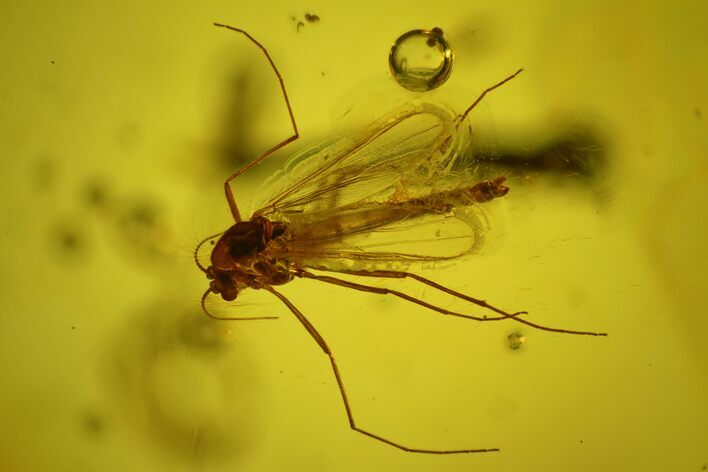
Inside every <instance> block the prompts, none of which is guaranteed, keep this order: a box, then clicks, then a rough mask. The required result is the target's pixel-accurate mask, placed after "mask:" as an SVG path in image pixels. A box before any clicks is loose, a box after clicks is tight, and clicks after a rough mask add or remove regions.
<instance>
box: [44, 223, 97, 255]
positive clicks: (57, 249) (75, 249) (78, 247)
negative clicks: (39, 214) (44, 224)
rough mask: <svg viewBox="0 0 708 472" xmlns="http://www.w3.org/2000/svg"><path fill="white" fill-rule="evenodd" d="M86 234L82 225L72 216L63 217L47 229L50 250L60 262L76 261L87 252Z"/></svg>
mask: <svg viewBox="0 0 708 472" xmlns="http://www.w3.org/2000/svg"><path fill="white" fill-rule="evenodd" d="M87 239H88V238H87V236H86V234H85V232H84V229H83V227H82V226H81V224H80V223H79V222H78V220H74V219H72V218H65V219H62V220H61V221H59V222H57V223H55V224H54V225H53V226H52V227H51V228H50V229H49V243H50V249H51V252H52V253H53V254H54V255H55V257H56V258H57V259H59V260H60V261H62V262H77V261H79V260H81V259H83V258H84V257H85V256H86V254H87V249H88V248H87Z"/></svg>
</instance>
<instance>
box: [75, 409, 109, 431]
mask: <svg viewBox="0 0 708 472" xmlns="http://www.w3.org/2000/svg"><path fill="white" fill-rule="evenodd" d="M80 425H81V429H83V430H84V432H86V434H88V435H89V436H93V437H99V436H101V435H102V434H103V433H104V432H105V430H106V422H105V419H104V418H103V417H101V416H100V415H99V414H97V413H95V412H92V411H85V412H84V413H83V414H82V415H81V419H80Z"/></svg>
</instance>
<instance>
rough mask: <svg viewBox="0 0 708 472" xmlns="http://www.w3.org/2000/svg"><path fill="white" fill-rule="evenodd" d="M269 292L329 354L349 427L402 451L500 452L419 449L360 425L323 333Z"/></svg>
mask: <svg viewBox="0 0 708 472" xmlns="http://www.w3.org/2000/svg"><path fill="white" fill-rule="evenodd" d="M263 288H265V289H266V290H268V291H269V292H271V293H272V294H273V295H275V296H276V297H278V298H279V299H280V301H282V302H283V303H284V304H285V306H287V307H288V309H289V310H290V311H291V312H292V314H293V315H295V318H297V319H298V321H299V322H300V323H301V324H302V325H303V327H304V328H305V330H307V332H308V333H309V334H310V336H312V338H313V339H314V340H315V342H316V343H317V344H318V345H319V346H320V349H322V351H323V352H324V353H325V354H326V355H327V357H328V358H329V363H330V365H331V366H332V372H334V377H335V378H336V379H337V386H338V387H339V393H340V394H341V395H342V401H343V402H344V409H345V410H346V412H347V418H348V419H349V427H350V428H351V429H353V430H354V431H356V432H358V433H361V434H363V435H364V436H368V437H370V438H372V439H376V440H377V441H381V442H382V443H385V444H388V445H390V446H393V447H395V448H398V449H400V450H402V451H406V452H418V453H421V454H468V453H473V452H498V451H499V449H497V448H492V449H452V450H434V449H417V448H412V447H408V446H404V445H402V444H399V443H396V442H394V441H391V440H390V439H386V438H384V437H382V436H379V435H376V434H373V433H370V432H368V431H366V430H364V429H362V428H360V427H359V426H357V425H356V423H355V422H354V415H353V414H352V408H351V405H350V404H349V399H348V398H347V392H346V390H345V389H344V382H343V381H342V374H341V373H340V372H339V367H337V361H336V360H335V359H334V355H333V354H332V351H331V350H330V348H329V346H328V345H327V342H326V341H325V340H324V338H323V337H322V335H320V333H319V332H318V331H317V330H316V329H315V327H314V326H313V325H312V323H310V321H309V320H308V319H307V318H305V315H303V314H302V313H301V312H300V310H298V309H297V308H296V307H295V305H293V304H292V302H290V300H288V299H287V298H286V297H285V296H284V295H282V294H281V293H279V292H277V291H275V289H273V287H269V286H266V287H263Z"/></svg>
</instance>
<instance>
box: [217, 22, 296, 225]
mask: <svg viewBox="0 0 708 472" xmlns="http://www.w3.org/2000/svg"><path fill="white" fill-rule="evenodd" d="M214 26H218V27H220V28H226V29H228V30H231V31H235V32H237V33H241V34H243V35H244V36H246V37H247V38H248V39H249V40H251V42H252V43H253V44H255V45H256V46H258V48H260V50H261V51H263V54H264V55H265V57H266V59H267V60H268V62H269V63H270V66H271V68H272V69H273V72H275V75H276V76H277V77H278V81H279V82H280V90H281V91H282V92H283V98H284V99H285V105H286V106H287V107H288V114H289V115H290V122H291V123H292V125H293V135H292V136H290V137H289V138H287V139H286V140H284V141H283V142H281V143H280V144H276V145H275V146H273V147H272V148H270V149H268V150H267V151H265V152H264V153H263V154H260V155H259V156H258V157H256V158H255V159H253V160H252V161H251V162H249V163H248V164H246V165H245V166H243V167H241V168H240V169H239V170H237V171H236V172H234V173H233V174H231V175H230V176H229V178H228V179H226V182H224V192H225V193H226V201H227V202H228V203H229V208H230V209H231V215H232V216H233V217H234V220H235V221H236V222H237V223H238V222H239V221H241V213H240V212H239V211H238V206H237V205H236V199H235V198H234V194H233V190H232V189H231V185H230V182H231V181H232V180H233V179H235V178H236V177H238V176H239V175H241V174H243V173H244V172H246V171H247V170H248V169H250V168H251V167H254V166H255V165H256V164H258V163H260V162H261V161H262V160H264V159H265V158H266V157H268V156H270V155H271V154H273V153H274V152H275V151H277V150H278V149H280V148H282V147H284V146H287V145H288V144H290V143H292V142H293V141H295V140H296V139H298V138H299V137H300V133H299V132H298V130H297V124H296V123H295V115H294V114H293V109H292V107H291V106H290V99H289V98H288V92H287V91H286V90H285V82H284V81H283V77H282V76H281V75H280V72H279V71H278V68H277V67H276V66H275V63H274V62H273V59H271V57H270V54H268V51H267V50H266V48H265V47H264V46H263V45H262V44H261V43H259V42H258V41H257V40H256V39H255V38H254V37H253V36H251V35H250V34H248V33H247V32H246V31H244V30H242V29H239V28H235V27H233V26H229V25H224V24H221V23H214Z"/></svg>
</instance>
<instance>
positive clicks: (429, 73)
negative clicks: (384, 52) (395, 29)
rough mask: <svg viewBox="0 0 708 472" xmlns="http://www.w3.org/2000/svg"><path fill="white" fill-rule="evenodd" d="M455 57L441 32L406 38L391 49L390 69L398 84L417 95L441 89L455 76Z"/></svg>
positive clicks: (420, 32) (435, 30) (422, 31)
mask: <svg viewBox="0 0 708 472" xmlns="http://www.w3.org/2000/svg"><path fill="white" fill-rule="evenodd" d="M453 60H454V55H453V52H452V48H451V47H450V43H448V42H447V40H446V39H445V36H444V34H443V31H442V30H441V29H440V28H433V29H431V30H425V29H418V30H412V31H408V32H407V33H404V34H402V35H401V36H400V37H399V38H398V39H397V40H396V42H394V43H393V46H391V51H390V52H389V55H388V65H389V68H390V69H391V74H392V75H393V77H394V79H396V82H398V83H399V84H400V85H401V86H402V87H405V88H407V89H408V90H411V91H413V92H427V91H430V90H433V89H435V88H438V87H440V86H441V85H442V84H444V83H445V81H446V80H447V79H448V77H449V76H450V73H451V72H452V63H453Z"/></svg>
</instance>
